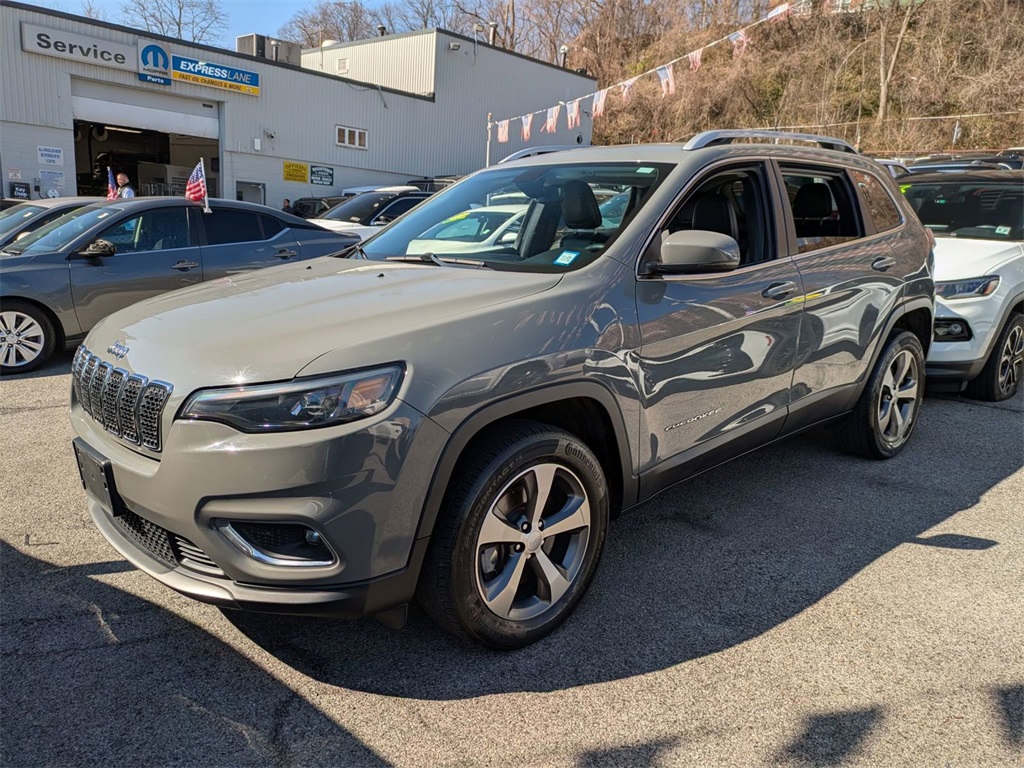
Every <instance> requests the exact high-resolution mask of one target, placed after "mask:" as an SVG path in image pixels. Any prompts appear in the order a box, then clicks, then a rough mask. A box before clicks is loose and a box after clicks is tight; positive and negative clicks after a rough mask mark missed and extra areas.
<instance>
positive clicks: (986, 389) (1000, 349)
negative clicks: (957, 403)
mask: <svg viewBox="0 0 1024 768" xmlns="http://www.w3.org/2000/svg"><path fill="white" fill-rule="evenodd" d="M1022 367H1024V315H1021V314H1020V313H1019V312H1014V313H1013V314H1011V315H1010V319H1009V320H1007V321H1006V325H1005V326H1004V327H1003V331H1002V333H1000V334H999V339H998V340H997V341H996V344H995V346H994V347H993V348H992V351H991V352H990V353H989V356H988V360H986V361H985V367H984V368H982V369H981V373H979V374H978V376H977V377H976V378H974V379H971V380H970V381H969V382H967V389H966V391H965V394H966V395H967V396H968V397H973V398H975V399H976V400H988V401H989V402H998V401H1000V400H1006V399H1007V398H1010V397H1013V396H1014V395H1015V394H1016V392H1017V387H1018V386H1019V385H1020V377H1021V369H1022Z"/></svg>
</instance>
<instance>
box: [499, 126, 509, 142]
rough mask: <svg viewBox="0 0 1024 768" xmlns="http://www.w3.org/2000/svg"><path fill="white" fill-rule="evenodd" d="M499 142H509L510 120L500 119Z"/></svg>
mask: <svg viewBox="0 0 1024 768" xmlns="http://www.w3.org/2000/svg"><path fill="white" fill-rule="evenodd" d="M498 143H499V144H507V143H508V120H499V121H498Z"/></svg>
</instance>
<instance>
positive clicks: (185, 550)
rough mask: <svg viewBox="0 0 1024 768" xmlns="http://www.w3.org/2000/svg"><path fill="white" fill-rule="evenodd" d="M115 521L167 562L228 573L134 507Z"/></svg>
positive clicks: (157, 556) (219, 573)
mask: <svg viewBox="0 0 1024 768" xmlns="http://www.w3.org/2000/svg"><path fill="white" fill-rule="evenodd" d="M114 522H115V523H116V524H117V527H118V528H120V530H121V533H123V534H124V535H125V536H127V537H129V538H130V539H132V540H133V541H134V542H135V543H136V544H138V545H139V546H140V547H142V548H143V549H145V550H146V551H147V552H149V553H150V554H152V555H153V556H154V557H156V558H157V559H158V560H162V561H163V562H164V563H166V564H167V565H170V566H172V567H174V566H178V565H180V566H182V567H183V568H191V569H192V570H194V571H202V572H203V573H209V574H211V575H213V576H223V575H224V571H222V570H221V568H220V566H218V565H217V564H216V563H215V562H213V560H211V559H210V556H209V555H207V554H206V553H205V552H203V550H201V549H200V548H199V547H197V546H196V545H195V544H193V543H192V542H191V541H189V540H188V539H186V538H185V537H184V536H179V535H178V534H176V533H171V532H170V531H168V530H167V529H166V528H162V527H161V526H159V525H157V524H156V523H151V522H150V521H149V520H147V519H146V518H144V517H142V516H141V515H137V514H135V513H134V512H132V511H131V510H125V512H124V514H122V515H118V516H117V517H115V518H114Z"/></svg>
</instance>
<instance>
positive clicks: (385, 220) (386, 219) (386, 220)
mask: <svg viewBox="0 0 1024 768" xmlns="http://www.w3.org/2000/svg"><path fill="white" fill-rule="evenodd" d="M392 221H394V219H392V218H391V217H390V216H378V217H377V218H376V219H374V220H373V223H374V224H376V225H377V226H378V227H382V226H384V225H385V224H390V223H391V222H392Z"/></svg>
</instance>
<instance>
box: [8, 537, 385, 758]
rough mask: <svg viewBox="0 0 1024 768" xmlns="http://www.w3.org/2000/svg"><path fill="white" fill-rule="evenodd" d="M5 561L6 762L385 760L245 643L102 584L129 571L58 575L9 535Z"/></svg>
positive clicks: (94, 568)
mask: <svg viewBox="0 0 1024 768" xmlns="http://www.w3.org/2000/svg"><path fill="white" fill-rule="evenodd" d="M116 565H121V566H122V567H121V568H116V567H112V566H116ZM0 566H2V573H3V584H4V594H5V597H4V599H3V605H2V610H0V628H2V639H0V675H2V679H3V680H4V696H3V699H2V703H0V707H2V714H0V719H2V722H3V729H2V734H0V764H2V765H11V766H14V765H16V766H31V765H53V764H62V765H77V766H86V765H101V766H122V765H123V766H139V765H200V764H202V765H228V764H230V765H260V766H264V765H275V766H276V765H324V766H341V765H344V766H386V765H388V763H387V762H385V761H384V760H382V759H381V758H380V757H379V756H378V755H376V754H375V753H374V752H372V751H371V750H370V749H368V748H367V747H366V746H365V745H363V744H362V743H361V742H360V741H359V740H358V739H356V738H355V737H354V736H352V734H350V733H349V732H347V731H346V730H344V729H343V728H340V727H338V726H337V725H336V724H335V723H334V722H332V721H331V720H329V719H328V718H327V717H325V716H324V715H323V714H322V713H321V712H320V711H319V710H317V709H316V708H315V707H313V706H312V705H311V704H309V703H308V702H307V701H305V700H304V699H303V698H302V697H301V696H300V695H298V694H297V693H295V692H294V691H293V690H291V689H290V688H288V687H287V686H286V685H284V684H283V683H281V682H280V681H278V680H277V679H275V678H274V677H272V676H271V675H269V674H267V673H266V672H265V671H264V670H263V669H261V668H260V667H259V666H257V665H256V664H254V663H253V662H251V661H249V660H248V659H246V658H244V657H243V656H241V655H240V654H239V653H238V652H237V651H236V650H235V649H233V648H231V647H230V646H228V645H226V644H225V643H223V642H221V641H220V640H217V639H216V638H213V637H211V636H210V635H209V634H208V633H206V632H205V631H203V630H202V629H200V628H198V627H196V626H194V625H193V624H191V623H189V622H188V621H185V620H184V619H182V618H180V617H178V616H177V615H175V614H174V613H172V612H170V611H167V610H165V609H164V608H161V607H159V606H156V605H152V604H151V603H148V602H146V601H145V600H142V599H140V598H137V597H135V596H133V595H130V594H128V593H126V592H123V591H121V590H119V589H116V588H114V587H110V586H107V585H105V584H103V583H102V582H101V581H99V580H97V579H95V578H92V577H93V576H95V575H102V574H109V573H112V572H116V571H118V570H128V569H130V566H129V565H128V564H127V563H124V564H111V563H97V564H95V565H85V566H76V567H68V568H56V567H53V566H50V565H49V564H47V563H44V562H42V561H39V560H36V559H35V558H32V557H30V556H27V555H25V554H22V553H21V552H19V551H17V550H15V549H13V548H11V547H10V546H8V545H7V544H5V543H4V542H2V541H0ZM12 594H17V595H18V598H17V599H12V598H11V595H12ZM55 756H59V757H55ZM199 756H202V757H201V758H200V757H199Z"/></svg>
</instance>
